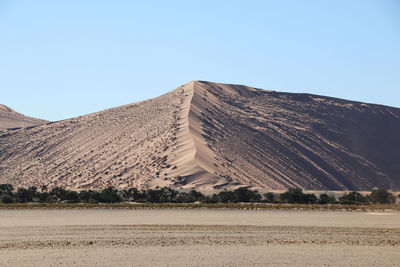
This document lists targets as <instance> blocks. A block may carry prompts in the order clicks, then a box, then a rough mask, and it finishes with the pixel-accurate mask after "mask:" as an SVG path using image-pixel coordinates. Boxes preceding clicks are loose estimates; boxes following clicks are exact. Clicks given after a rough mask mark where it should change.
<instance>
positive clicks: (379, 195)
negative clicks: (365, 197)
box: [370, 188, 396, 204]
mask: <svg viewBox="0 0 400 267" xmlns="http://www.w3.org/2000/svg"><path fill="white" fill-rule="evenodd" d="M370 199H371V202H373V203H380V204H392V203H395V202H396V198H395V197H394V195H393V194H392V193H390V192H388V191H386V190H385V189H381V188H380V189H377V190H373V191H372V192H371V195H370Z"/></svg>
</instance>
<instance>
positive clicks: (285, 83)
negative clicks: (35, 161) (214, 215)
mask: <svg viewBox="0 0 400 267" xmlns="http://www.w3.org/2000/svg"><path fill="white" fill-rule="evenodd" d="M192 80H207V81H214V82H222V83H235V84H244V85H249V86H253V87H257V88H263V89H267V90H276V91H282V92H294V93H312V94H319V95H326V96H333V97H339V98H344V99H349V100H357V101H362V102H368V103H378V104H384V105H389V106H395V107H400V1H397V0H376V1H370V0H352V1H348V0H345V1H340V0H336V1H320V0H318V1H309V0H303V1H297V0H293V1H290V0H282V1H277V0H276V1H267V0H263V1H251V0H249V1H245V0H243V1H234V0H230V1H223V0H219V1H215V0H213V1H208V0H202V1H189V0H186V1H183V0H182V1H150V0H149V1H144V0H143V1H117V0H116V1H100V0H97V1H90V0H87V1H79V0H65V1H63V0H60V1H50V0H49V1H41V0H35V1H28V0H26V1H23V0H0V104H4V105H7V106H9V107H11V108H13V109H15V110H16V111H18V112H21V113H23V114H26V115H29V116H33V117H37V118H42V119H47V120H51V121H55V120H62V119H67V118H71V117H75V116H79V115H84V114H88V113H91V112H96V111H100V110H103V109H107V108H111V107H115V106H119V105H123V104H128V103H133V102H137V101H141V100H145V99H149V98H152V97H156V96H159V95H162V94H164V93H167V92H169V91H171V90H173V89H175V88H176V87H178V86H180V85H182V84H184V83H187V82H190V81H192Z"/></svg>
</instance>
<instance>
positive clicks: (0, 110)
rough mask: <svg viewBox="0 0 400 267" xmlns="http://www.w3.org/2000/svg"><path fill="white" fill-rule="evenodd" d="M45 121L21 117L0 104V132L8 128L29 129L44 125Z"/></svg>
mask: <svg viewBox="0 0 400 267" xmlns="http://www.w3.org/2000/svg"><path fill="white" fill-rule="evenodd" d="M46 122H47V121H45V120H39V119H35V118H31V117H27V116H25V115H22V114H20V113H18V112H16V111H15V110H13V109H11V108H9V107H7V106H4V105H1V104H0V131H1V130H4V129H8V128H20V127H29V126H34V125H40V124H43V123H46Z"/></svg>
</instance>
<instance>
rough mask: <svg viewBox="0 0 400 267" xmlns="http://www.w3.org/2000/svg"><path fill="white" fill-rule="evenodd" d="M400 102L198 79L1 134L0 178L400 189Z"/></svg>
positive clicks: (122, 184)
mask: <svg viewBox="0 0 400 267" xmlns="http://www.w3.org/2000/svg"><path fill="white" fill-rule="evenodd" d="M398 136H400V109H397V108H392V107H386V106H381V105H373V104H366V103H360V102H354V101H347V100H342V99H336V98H331V97H324V96H317V95H309V94H293V93H280V92H275V91H265V90H262V89H257V88H252V87H248V86H243V85H232V84H221V83H212V82H206V81H193V82H189V83H187V84H184V85H182V86H180V87H178V88H177V89H175V90H173V91H171V92H169V93H166V94H164V95H162V96H160V97H157V98H154V99H150V100H146V101H142V102H138V103H133V104H128V105H124V106H120V107H116V108H112V109H108V110H104V111H100V112H96V113H93V114H88V115H85V116H81V117H77V118H72V119H68V120H63V121H58V122H50V123H45V124H41V125H37V126H35V127H26V128H21V129H8V130H3V131H0V183H11V184H13V185H15V186H25V187H26V186H40V185H47V186H49V187H54V186H62V187H66V188H72V189H86V188H92V189H96V188H104V187H105V186H115V187H118V188H127V187H138V188H157V187H163V186H168V187H171V188H184V189H197V190H204V191H207V190H215V189H233V188H236V187H239V186H248V187H251V188H258V189H285V188H289V187H300V188H304V189H314V190H355V189H359V190H368V189H372V188H373V187H383V188H387V189H398V188H400V177H399V176H398V173H400V162H399V160H398V159H399V158H400V143H399V142H398Z"/></svg>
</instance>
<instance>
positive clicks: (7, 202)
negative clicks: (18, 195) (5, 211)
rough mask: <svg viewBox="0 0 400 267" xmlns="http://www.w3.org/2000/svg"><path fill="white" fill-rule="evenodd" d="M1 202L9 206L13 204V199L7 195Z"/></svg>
mask: <svg viewBox="0 0 400 267" xmlns="http://www.w3.org/2000/svg"><path fill="white" fill-rule="evenodd" d="M1 202H3V203H6V204H11V203H14V198H12V197H11V196H9V195H4V196H3V197H2V198H1Z"/></svg>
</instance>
